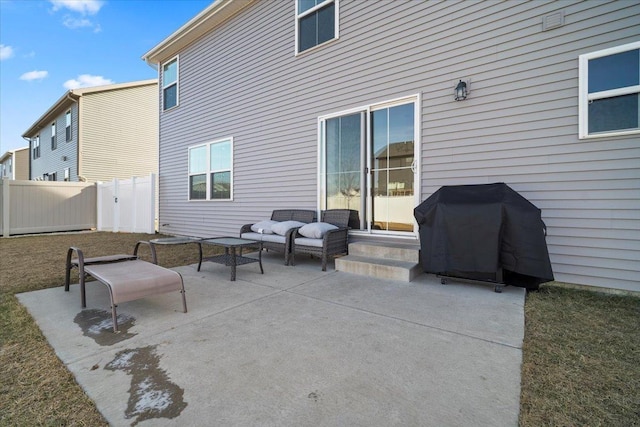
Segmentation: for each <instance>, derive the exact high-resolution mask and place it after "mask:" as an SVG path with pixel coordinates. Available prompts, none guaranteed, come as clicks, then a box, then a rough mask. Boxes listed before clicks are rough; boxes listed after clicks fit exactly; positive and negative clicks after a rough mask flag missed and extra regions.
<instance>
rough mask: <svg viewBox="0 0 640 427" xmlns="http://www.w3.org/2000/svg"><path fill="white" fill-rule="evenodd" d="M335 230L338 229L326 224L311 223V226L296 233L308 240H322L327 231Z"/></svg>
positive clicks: (308, 225) (303, 227) (306, 226)
mask: <svg viewBox="0 0 640 427" xmlns="http://www.w3.org/2000/svg"><path fill="white" fill-rule="evenodd" d="M336 228H338V227H336V226H335V225H333V224H329V223H327V222H312V223H311V224H307V225H303V226H302V227H300V230H298V233H300V234H302V235H303V236H304V237H308V238H309V239H322V238H323V237H324V235H325V234H326V232H327V231H329V230H335V229H336Z"/></svg>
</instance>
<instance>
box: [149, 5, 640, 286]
mask: <svg viewBox="0 0 640 427" xmlns="http://www.w3.org/2000/svg"><path fill="white" fill-rule="evenodd" d="M639 22H640V3H638V2H635V1H611V2H609V1H598V2H584V1H569V0H566V1H562V2H551V1H535V2H524V1H507V2H486V1H445V2H439V1H401V0H397V1H363V0H324V1H323V0H299V1H294V0H289V1H284V0H283V1H259V0H258V1H248V0H219V1H217V2H215V3H213V4H211V6H209V7H208V8H206V9H205V10H204V11H202V12H201V13H200V14H198V15H197V16H196V17H195V18H193V19H192V20H191V21H189V22H187V23H186V24H185V25H183V26H182V27H181V28H180V29H179V30H178V31H176V32H175V33H174V34H172V35H170V36H169V37H168V38H167V39H165V40H164V41H162V42H161V43H160V44H158V45H157V46H156V47H154V48H153V49H152V50H150V51H149V52H147V53H146V54H145V55H144V56H143V59H144V60H146V61H147V63H150V64H153V65H157V66H158V69H159V73H160V74H159V77H160V85H159V92H160V159H159V162H160V182H159V185H160V194H161V195H162V198H161V201H160V212H159V214H160V224H163V227H162V228H161V231H164V232H169V233H173V234H183V235H195V236H212V235H232V236H235V235H237V234H238V230H239V229H240V226H241V225H242V224H244V223H249V222H254V221H255V220H260V219H266V218H268V217H269V214H270V212H271V210H272V209H275V208H312V209H327V208H340V207H348V208H350V209H354V210H357V211H358V212H359V224H355V227H354V229H353V230H352V231H351V233H352V234H353V235H358V236H360V237H361V238H366V237H369V236H371V237H375V238H378V239H380V238H386V237H406V238H408V239H411V240H414V241H417V239H418V234H417V224H416V223H415V221H414V220H413V212H412V211H413V208H414V207H415V206H417V205H418V204H419V203H420V202H421V201H422V200H424V199H426V198H427V197H428V196H430V195H431V194H432V193H433V192H435V191H436V190H437V189H438V188H440V187H441V186H443V185H458V184H483V183H492V182H505V183H507V184H508V185H509V186H511V187H512V188H513V189H515V190H516V191H518V192H520V193H521V194H522V195H523V196H524V197H526V198H527V199H529V200H530V201H531V202H532V203H534V204H535V205H536V206H537V207H539V208H540V209H541V210H542V215H543V219H544V221H545V222H546V225H547V227H548V230H547V232H548V235H547V243H548V247H549V251H550V256H551V261H552V265H553V270H554V273H555V277H556V279H557V280H561V281H566V282H571V283H578V284H586V285H596V286H604V287H612V288H620V289H631V290H636V291H640V142H639V141H640V128H639V126H638V120H639V115H638V110H639V109H638V98H639V93H640V82H639V81H638V79H639V75H640V61H639V53H640V25H638V23H639ZM461 82H462V83H465V84H466V87H467V90H468V93H467V98H466V99H464V100H461V101H456V100H455V99H454V88H456V86H458V84H459V83H461Z"/></svg>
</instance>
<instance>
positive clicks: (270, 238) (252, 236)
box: [240, 233, 286, 244]
mask: <svg viewBox="0 0 640 427" xmlns="http://www.w3.org/2000/svg"><path fill="white" fill-rule="evenodd" d="M240 237H242V238H243V239H249V240H255V241H257V242H260V241H262V242H272V243H282V244H285V243H286V238H285V237H284V236H280V235H278V234H261V233H242V235H241V236H240Z"/></svg>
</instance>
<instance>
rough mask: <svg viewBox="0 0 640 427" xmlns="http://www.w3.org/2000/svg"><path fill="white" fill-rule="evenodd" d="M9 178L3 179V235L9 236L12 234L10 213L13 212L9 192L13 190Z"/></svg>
mask: <svg viewBox="0 0 640 427" xmlns="http://www.w3.org/2000/svg"><path fill="white" fill-rule="evenodd" d="M9 182H10V181H9V180H8V179H3V180H2V236H3V237H9V235H10V234H11V230H10V229H9V227H10V226H11V221H10V219H11V218H10V217H9V214H10V213H11V205H10V202H11V197H10V195H9V192H10V191H11V187H10V186H9Z"/></svg>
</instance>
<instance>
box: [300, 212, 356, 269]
mask: <svg viewBox="0 0 640 427" xmlns="http://www.w3.org/2000/svg"><path fill="white" fill-rule="evenodd" d="M350 214H351V211H350V210H348V209H329V210H326V211H323V212H322V217H321V221H320V222H316V223H312V224H307V225H306V226H304V227H300V228H297V229H296V230H295V231H294V233H293V234H292V236H291V256H290V262H291V265H295V257H296V255H298V254H310V255H312V256H318V257H320V258H321V259H322V271H326V270H327V262H328V260H329V258H330V257H334V256H336V255H346V254H348V253H349V216H350Z"/></svg>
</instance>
